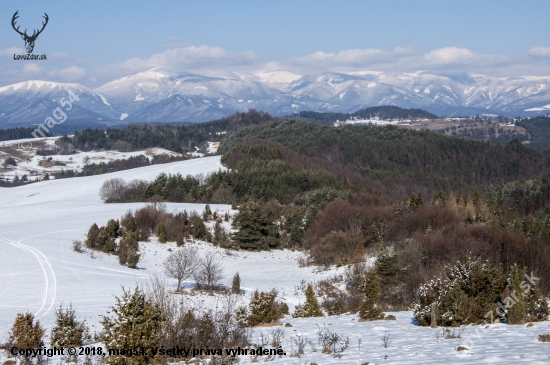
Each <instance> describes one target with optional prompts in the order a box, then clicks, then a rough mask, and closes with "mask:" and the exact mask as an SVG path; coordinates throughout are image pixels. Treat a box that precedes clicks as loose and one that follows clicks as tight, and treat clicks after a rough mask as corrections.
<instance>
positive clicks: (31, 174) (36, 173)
mask: <svg viewBox="0 0 550 365" xmlns="http://www.w3.org/2000/svg"><path fill="white" fill-rule="evenodd" d="M56 139H58V137H48V138H41V139H33V138H27V139H20V140H11V141H2V142H0V159H2V160H5V159H6V158H7V157H9V156H15V157H14V159H15V161H16V163H17V165H16V166H10V165H5V166H0V178H3V179H9V180H13V178H14V177H15V176H17V177H19V178H21V177H23V176H24V175H26V176H27V178H28V179H29V180H30V181H33V180H35V179H40V180H42V179H43V178H44V176H45V174H49V175H52V174H54V173H56V172H60V171H63V170H74V171H78V172H80V171H82V169H83V167H84V166H85V165H86V164H93V163H95V164H99V163H101V162H103V163H108V162H110V161H114V160H121V159H128V158H130V157H133V156H139V155H143V156H146V157H148V158H149V159H151V158H152V157H153V156H154V155H163V154H164V155H169V156H181V154H179V153H176V152H172V151H169V150H166V149H164V148H147V149H143V150H137V151H132V152H120V151H115V150H108V151H104V150H101V151H87V152H82V151H77V152H76V153H74V154H71V155H54V156H53V157H51V160H49V157H47V156H40V155H37V153H36V151H37V149H48V148H55V147H56V145H55V140H56ZM212 150H214V149H212ZM214 152H215V151H214Z"/></svg>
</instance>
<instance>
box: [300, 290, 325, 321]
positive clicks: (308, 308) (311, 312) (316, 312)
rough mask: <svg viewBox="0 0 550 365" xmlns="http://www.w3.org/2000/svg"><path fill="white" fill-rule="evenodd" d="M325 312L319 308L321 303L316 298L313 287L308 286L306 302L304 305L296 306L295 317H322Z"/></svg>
mask: <svg viewBox="0 0 550 365" xmlns="http://www.w3.org/2000/svg"><path fill="white" fill-rule="evenodd" d="M321 316H323V312H322V311H321V308H320V307H319V302H318V301H317V298H316V297H315V291H314V290H313V285H311V284H308V286H307V289H306V302H305V304H304V305H303V306H302V305H297V306H296V311H295V312H294V315H293V317H295V318H298V317H303V318H305V317H321Z"/></svg>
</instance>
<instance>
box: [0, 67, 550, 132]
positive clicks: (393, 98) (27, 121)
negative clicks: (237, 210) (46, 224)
mask: <svg viewBox="0 0 550 365" xmlns="http://www.w3.org/2000/svg"><path fill="white" fill-rule="evenodd" d="M69 90H72V91H73V92H74V93H75V94H76V95H78V97H79V100H78V101H75V103H74V108H72V109H71V110H68V111H66V113H67V117H68V121H70V124H94V123H97V124H105V123H108V124H110V125H113V124H126V123H137V122H162V123H164V122H175V121H187V122H202V121H207V120H212V119H217V118H221V117H224V116H227V115H229V114H233V113H235V112H238V111H246V110H248V109H251V108H254V109H257V110H262V111H267V112H269V113H271V114H274V115H288V114H291V113H294V112H298V111H302V110H314V111H340V112H353V111H356V110H358V109H361V108H365V107H370V106H377V105H396V106H400V107H405V108H422V109H425V110H428V111H430V112H432V113H435V114H437V115H442V114H443V115H473V114H502V115H507V116H512V117H514V116H517V115H521V116H526V115H534V114H546V113H547V112H550V76H548V77H538V76H522V77H508V78H496V77H489V76H484V75H477V74H434V73H429V72H416V73H401V74H384V73H380V72H361V73H353V74H344V73H324V74H315V75H306V76H300V75H295V74H292V73H289V72H273V73H263V74H259V75H255V76H254V77H252V78H244V77H240V78H239V77H235V78H225V77H209V76H202V75H197V74H191V73H183V74H182V73H173V72H168V71H164V70H160V69H154V70H150V71H146V72H141V73H138V74H135V75H131V76H126V77H123V78H120V79H118V80H115V81H112V82H109V83H107V84H105V85H103V86H100V87H98V88H96V89H90V88H87V87H85V86H83V85H80V84H68V83H67V84H66V83H55V82H48V81H25V82H21V83H18V84H13V85H8V86H4V87H1V88H0V127H3V128H8V127H15V126H26V125H33V124H39V123H43V122H44V119H45V118H47V117H48V116H51V114H52V112H53V111H54V110H55V108H57V107H59V106H60V105H59V103H60V99H61V98H62V97H65V98H67V93H68V91H69Z"/></svg>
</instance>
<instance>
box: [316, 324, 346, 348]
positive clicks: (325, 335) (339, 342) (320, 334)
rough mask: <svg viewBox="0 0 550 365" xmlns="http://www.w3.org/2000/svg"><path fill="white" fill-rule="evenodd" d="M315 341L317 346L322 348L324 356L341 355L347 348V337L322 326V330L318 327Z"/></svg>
mask: <svg viewBox="0 0 550 365" xmlns="http://www.w3.org/2000/svg"><path fill="white" fill-rule="evenodd" d="M317 340H318V342H319V345H320V346H322V348H323V351H322V352H323V353H324V354H330V353H335V354H339V353H340V354H341V353H342V352H344V351H345V350H346V348H347V347H348V346H349V336H346V337H344V335H342V334H340V333H337V332H336V331H331V330H330V329H328V328H327V327H326V326H323V328H321V327H318V329H317Z"/></svg>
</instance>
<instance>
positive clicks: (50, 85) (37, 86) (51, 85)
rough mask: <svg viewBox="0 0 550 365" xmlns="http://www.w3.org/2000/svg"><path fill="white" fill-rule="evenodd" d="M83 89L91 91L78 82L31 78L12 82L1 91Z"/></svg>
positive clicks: (1, 88) (0, 88)
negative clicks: (15, 82)
mask: <svg viewBox="0 0 550 365" xmlns="http://www.w3.org/2000/svg"><path fill="white" fill-rule="evenodd" d="M60 89H63V90H67V89H72V90H75V89H76V90H81V91H89V92H91V90H90V89H88V88H87V87H85V86H83V85H81V84H76V83H61V82H52V81H43V80H29V81H23V82H19V83H17V84H12V85H8V86H4V87H0V93H14V92H32V91H34V92H50V91H54V90H60Z"/></svg>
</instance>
